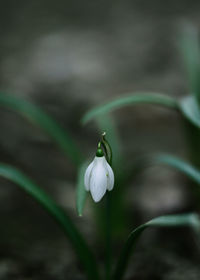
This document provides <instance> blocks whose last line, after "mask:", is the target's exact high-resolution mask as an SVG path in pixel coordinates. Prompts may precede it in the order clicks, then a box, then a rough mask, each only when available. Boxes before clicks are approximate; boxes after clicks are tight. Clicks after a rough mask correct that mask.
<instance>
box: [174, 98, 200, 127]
mask: <svg viewBox="0 0 200 280" xmlns="http://www.w3.org/2000/svg"><path fill="white" fill-rule="evenodd" d="M179 108H180V111H181V112H182V114H183V116H184V117H185V118H186V119H187V120H188V121H189V122H191V123H192V124H193V125H195V126H196V127H197V128H200V110H199V106H198V104H197V101H196V99H195V98H194V97H193V96H192V95H191V96H187V97H184V98H183V99H181V101H180V103H179Z"/></svg>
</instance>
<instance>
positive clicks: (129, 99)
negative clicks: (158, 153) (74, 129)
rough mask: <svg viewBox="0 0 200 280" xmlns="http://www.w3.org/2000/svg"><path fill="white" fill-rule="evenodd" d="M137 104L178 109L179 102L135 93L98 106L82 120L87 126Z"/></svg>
mask: <svg viewBox="0 0 200 280" xmlns="http://www.w3.org/2000/svg"><path fill="white" fill-rule="evenodd" d="M136 104H154V105H161V106H164V107H168V108H171V109H178V104H177V101H176V100H175V99H173V98H171V97H169V96H166V95H161V94H154V93H135V94H131V95H129V96H126V97H120V98H117V99H115V100H113V101H111V102H109V103H106V104H105V105H101V106H98V107H96V108H94V109H91V110H89V111H88V112H87V113H86V114H85V115H84V116H83V118H82V123H83V124H86V123H87V122H89V121H90V120H92V119H94V118H96V117H98V116H100V115H102V114H105V113H108V112H111V111H113V110H115V109H119V108H122V107H124V106H130V105H136Z"/></svg>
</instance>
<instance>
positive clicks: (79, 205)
mask: <svg viewBox="0 0 200 280" xmlns="http://www.w3.org/2000/svg"><path fill="white" fill-rule="evenodd" d="M88 164H89V162H88V161H86V162H84V163H82V164H81V166H80V167H79V170H78V179H77V191H76V209H77V212H78V215H79V216H80V217H81V216H82V214H83V209H84V206H85V201H86V198H87V194H88V192H87V191H86V190H85V186H84V175H85V171H86V168H87V166H88Z"/></svg>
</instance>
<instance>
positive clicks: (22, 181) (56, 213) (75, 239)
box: [0, 163, 99, 280]
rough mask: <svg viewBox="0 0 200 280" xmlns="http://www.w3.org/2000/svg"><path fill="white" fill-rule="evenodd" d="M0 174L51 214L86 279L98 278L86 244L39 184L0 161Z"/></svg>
mask: <svg viewBox="0 0 200 280" xmlns="http://www.w3.org/2000/svg"><path fill="white" fill-rule="evenodd" d="M0 176H2V177H4V178H6V179H8V180H10V181H12V182H14V183H16V184H17V185H18V186H19V187H20V188H21V189H22V190H24V191H25V192H26V193H28V194H29V195H30V196H31V197H32V198H33V199H35V200H36V201H37V202H38V203H39V204H40V205H41V206H42V207H43V208H44V209H46V211H47V212H48V213H49V215H51V216H52V217H53V218H54V219H55V220H56V222H57V223H58V225H59V226H60V227H61V229H62V230H63V231H64V233H65V234H66V236H67V237H68V239H69V240H70V242H71V244H72V246H73V248H74V249H75V251H76V253H77V255H78V257H79V259H80V261H81V263H82V265H83V266H84V268H85V271H86V273H87V276H88V279H91V280H94V279H99V275H98V271H97V265H96V262H95V259H94V257H93V254H92V253H91V251H90V249H89V247H88V245H87V244H86V242H85V240H84V238H83V237H82V235H81V233H80V232H79V231H78V229H77V228H76V227H75V225H74V224H73V222H72V221H71V219H70V218H69V217H68V216H67V214H66V213H65V212H64V211H63V210H62V208H60V207H59V206H58V205H56V203H55V202H54V200H52V199H51V198H50V197H49V196H48V195H47V194H46V193H45V192H44V191H43V190H42V189H41V188H40V187H39V186H37V185H36V184H35V183H34V182H33V181H32V180H30V179H29V178H28V177H27V176H25V175H24V174H23V173H21V172H20V171H18V170H17V169H16V168H14V167H11V166H9V165H6V164H3V163H0Z"/></svg>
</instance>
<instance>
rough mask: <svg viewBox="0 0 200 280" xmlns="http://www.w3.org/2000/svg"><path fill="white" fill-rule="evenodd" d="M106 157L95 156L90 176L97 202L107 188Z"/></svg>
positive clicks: (94, 197)
mask: <svg viewBox="0 0 200 280" xmlns="http://www.w3.org/2000/svg"><path fill="white" fill-rule="evenodd" d="M104 159H105V158H104V157H95V160H94V165H93V168H92V172H91V177H90V192H91V195H92V198H93V199H94V201H95V202H98V201H100V200H101V199H102V197H103V196H104V194H105V192H106V188H107V176H106V169H105V165H104Z"/></svg>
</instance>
